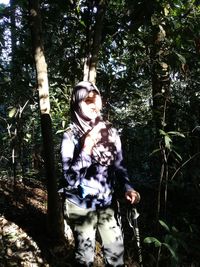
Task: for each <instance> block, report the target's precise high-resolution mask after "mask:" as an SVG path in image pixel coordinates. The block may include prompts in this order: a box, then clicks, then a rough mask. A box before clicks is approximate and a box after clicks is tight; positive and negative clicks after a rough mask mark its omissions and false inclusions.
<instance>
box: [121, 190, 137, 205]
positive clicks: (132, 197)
mask: <svg viewBox="0 0 200 267" xmlns="http://www.w3.org/2000/svg"><path fill="white" fill-rule="evenodd" d="M125 197H126V199H127V200H128V201H129V202H130V203H131V204H137V203H139V202H140V199H141V197H140V194H139V193H138V192H137V191H135V190H131V191H127V192H126V193H125Z"/></svg>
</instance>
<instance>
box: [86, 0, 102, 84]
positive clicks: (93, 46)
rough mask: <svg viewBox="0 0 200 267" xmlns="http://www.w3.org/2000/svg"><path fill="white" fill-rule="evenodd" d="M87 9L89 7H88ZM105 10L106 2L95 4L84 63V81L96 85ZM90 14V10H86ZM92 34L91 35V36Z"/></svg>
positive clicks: (100, 1)
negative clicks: (94, 17) (95, 9)
mask: <svg viewBox="0 0 200 267" xmlns="http://www.w3.org/2000/svg"><path fill="white" fill-rule="evenodd" d="M88 9H89V7H88ZM105 10H106V1H105V0H99V1H98V4H97V13H96V20H95V25H94V29H93V30H92V29H91V27H89V28H88V31H89V32H88V35H89V38H88V44H89V45H88V51H87V52H88V53H87V56H86V58H85V62H84V75H83V76H84V77H83V80H84V81H90V82H92V83H94V84H95V83H96V75H97V64H98V54H99V50H100V46H101V40H102V30H103V21H104V16H105ZM88 12H90V10H88ZM91 33H93V35H92V34H91Z"/></svg>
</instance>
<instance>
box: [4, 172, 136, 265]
mask: <svg viewBox="0 0 200 267" xmlns="http://www.w3.org/2000/svg"><path fill="white" fill-rule="evenodd" d="M46 210H47V191H46V187H45V186H44V185H43V183H42V182H40V181H38V180H35V179H30V178H27V179H23V181H21V182H20V181H19V182H18V183H17V184H16V185H15V186H14V183H13V180H12V179H11V178H10V179H9V178H8V177H6V176H4V177H1V178H0V267H67V266H68V267H70V266H72V267H73V257H72V254H73V244H71V245H69V242H67V241H66V242H64V243H63V242H62V243H56V242H55V241H54V240H52V239H51V238H50V237H49V236H48V233H47V227H46ZM130 230H131V229H125V233H126V232H127V236H128V242H125V247H126V253H125V255H126V257H125V258H126V266H127V267H137V266H139V265H138V264H137V262H136V261H135V260H134V257H133V255H134V253H135V252H134V243H135V242H134V241H133V237H132V232H130ZM125 238H126V234H125ZM95 255H96V256H95V264H94V266H95V267H104V264H103V257H102V251H101V246H100V244H99V243H98V242H97V245H96V254H95Z"/></svg>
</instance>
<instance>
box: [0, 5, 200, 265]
mask: <svg viewBox="0 0 200 267" xmlns="http://www.w3.org/2000/svg"><path fill="white" fill-rule="evenodd" d="M100 2H101V1H86V0H85V1H84V0H83V1H78V0H77V1H76V0H71V1H62V0H59V1H51V0H48V1H41V2H40V10H41V18H42V28H43V31H42V35H43V40H44V49H45V57H46V62H47V67H48V80H49V94H50V103H51V111H50V115H51V120H52V131H53V138H54V157H55V169H56V178H57V181H59V178H60V177H61V176H62V173H61V161H60V142H61V138H62V134H63V131H64V130H65V129H66V128H67V125H68V123H69V99H70V93H71V90H72V88H73V86H74V85H75V84H76V83H77V82H78V81H80V80H82V78H83V60H84V58H85V55H86V54H87V45H86V44H88V39H87V38H88V36H87V33H88V30H89V27H90V26H92V25H94V23H95V14H96V13H97V11H98V6H99V4H100ZM104 3H105V6H106V10H105V17H104V21H103V31H102V40H101V49H100V51H99V55H98V67H97V79H96V85H97V87H99V89H100V90H101V92H102V97H103V101H104V110H103V114H104V116H105V118H107V119H109V120H110V121H111V122H112V123H113V125H114V126H115V127H116V128H118V129H119V131H120V134H121V139H122V143H123V149H124V157H125V163H126V166H127V168H128V171H129V175H130V179H131V180H132V182H133V183H134V185H135V188H136V189H137V190H138V191H139V192H140V193H141V198H142V200H141V203H140V204H139V205H138V207H137V209H138V211H139V213H140V217H139V219H138V220H139V225H140V235H141V244H142V249H143V261H144V262H143V264H144V266H147V267H148V266H162V267H165V266H172V267H173V266H180V267H182V266H183V267H189V266H195V267H197V266H199V265H200V264H199V262H200V242H199V239H200V229H199V224H200V187H199V185H200V169H199V159H200V158H199V156H200V124H199V120H200V90H199V88H200V23H199V22H200V6H199V4H200V3H199V1H198V0H190V1H184V0H173V1H172V0H171V1H164V0H163V1H161V0H158V1H154V0H141V1H132V0H126V1H123V0H114V1H112V0H110V1H104ZM29 22H30V21H29V8H28V3H27V1H23V0H21V1H20V0H18V1H12V0H11V1H10V6H4V5H3V4H0V53H1V58H0V179H1V185H2V187H1V191H0V193H1V205H0V207H1V210H0V212H1V215H2V216H5V218H6V219H7V220H9V219H10V220H13V218H15V222H18V220H17V218H21V217H20V216H21V213H18V212H17V211H16V214H15V215H14V216H11V217H9V216H8V215H9V214H10V212H11V210H9V209H12V212H13V209H17V206H16V205H15V206H12V205H8V204H9V203H10V201H11V199H12V200H13V201H14V200H15V198H16V195H18V193H19V188H18V186H19V184H20V186H21V187H22V188H25V190H26V189H27V188H26V186H31V184H32V185H34V186H35V183H36V184H37V183H40V186H42V188H43V187H44V192H46V191H45V187H46V183H47V178H46V176H45V166H44V150H43V141H42V134H41V122H40V109H39V105H38V91H37V84H36V71H35V65H34V58H33V56H32V39H31V31H30V23H29ZM31 181H34V182H33V183H32V182H31ZM7 183H8V187H6V184H7ZM3 185H4V186H5V187H3ZM9 186H10V188H12V190H11V192H9V196H10V197H11V198H10V200H8V199H7V197H8V195H6V192H7V190H8V188H9ZM23 186H24V187H23ZM34 186H33V187H34ZM21 187H20V188H21ZM30 191H31V190H30ZM6 196H7V197H6ZM24 196H25V198H24V201H27V199H28V196H27V195H26V194H25V195H24ZM18 197H19V195H18ZM45 197H46V195H45ZM45 199H46V198H43V200H42V201H46V200H45ZM14 203H15V202H14ZM17 203H20V202H17ZM122 205H124V203H122ZM36 206H37V205H36ZM23 207H24V208H23V209H22V210H23V212H24V213H26V211H27V206H23ZM28 210H29V211H30V209H28ZM31 212H32V210H31ZM34 212H36V213H37V209H36V211H34ZM6 216H7V217H6ZM18 216H19V217H18ZM44 216H45V215H44ZM22 218H23V216H22ZM29 219H30V221H29V224H30V223H31V218H29ZM124 219H125V214H124ZM1 223H2V221H1ZM19 225H20V226H23V223H22V224H19ZM34 225H35V227H39V226H38V225H37V224H34ZM35 233H37V234H38V236H39V235H41V233H39V232H37V231H36V230H35ZM43 234H44V235H46V237H48V232H45V231H43ZM33 238H34V240H35V241H36V242H37V241H38V238H37V235H36V236H33ZM125 238H127V239H126V240H125V242H128V244H129V245H128V247H127V255H128V256H127V257H132V254H131V253H133V255H136V254H137V249H136V248H134V251H133V252H132V251H131V250H130V247H131V245H130V243H131V242H130V240H128V236H127V235H125ZM40 241H41V240H40ZM132 241H133V242H132V243H134V242H135V241H134V240H132ZM38 242H39V241H38ZM44 243H45V242H44ZM133 247H134V244H133ZM66 251H67V250H66ZM66 253H67V252H66ZM4 256H5V255H4ZM47 258H48V257H47ZM135 260H136V261H137V257H136V256H135ZM51 264H52V265H50V266H56V263H55V262H54V263H52V261H51ZM53 264H54V265H53ZM2 266H4V265H2ZM5 266H7V265H5ZM18 266H20V265H18ZM27 266H29V265H27ZM30 266H31V265H30ZM38 266H40V265H39V263H38ZM41 266H42V265H41ZM57 266H59V265H57ZM60 266H62V265H61V264H60ZM63 266H64V265H63ZM130 266H131V265H130Z"/></svg>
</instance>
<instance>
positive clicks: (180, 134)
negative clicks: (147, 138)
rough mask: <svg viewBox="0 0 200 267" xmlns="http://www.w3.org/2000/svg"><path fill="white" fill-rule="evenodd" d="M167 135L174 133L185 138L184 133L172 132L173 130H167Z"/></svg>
mask: <svg viewBox="0 0 200 267" xmlns="http://www.w3.org/2000/svg"><path fill="white" fill-rule="evenodd" d="M168 134H169V135H176V136H180V137H183V138H185V135H184V134H182V133H180V132H174V131H171V132H168Z"/></svg>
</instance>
